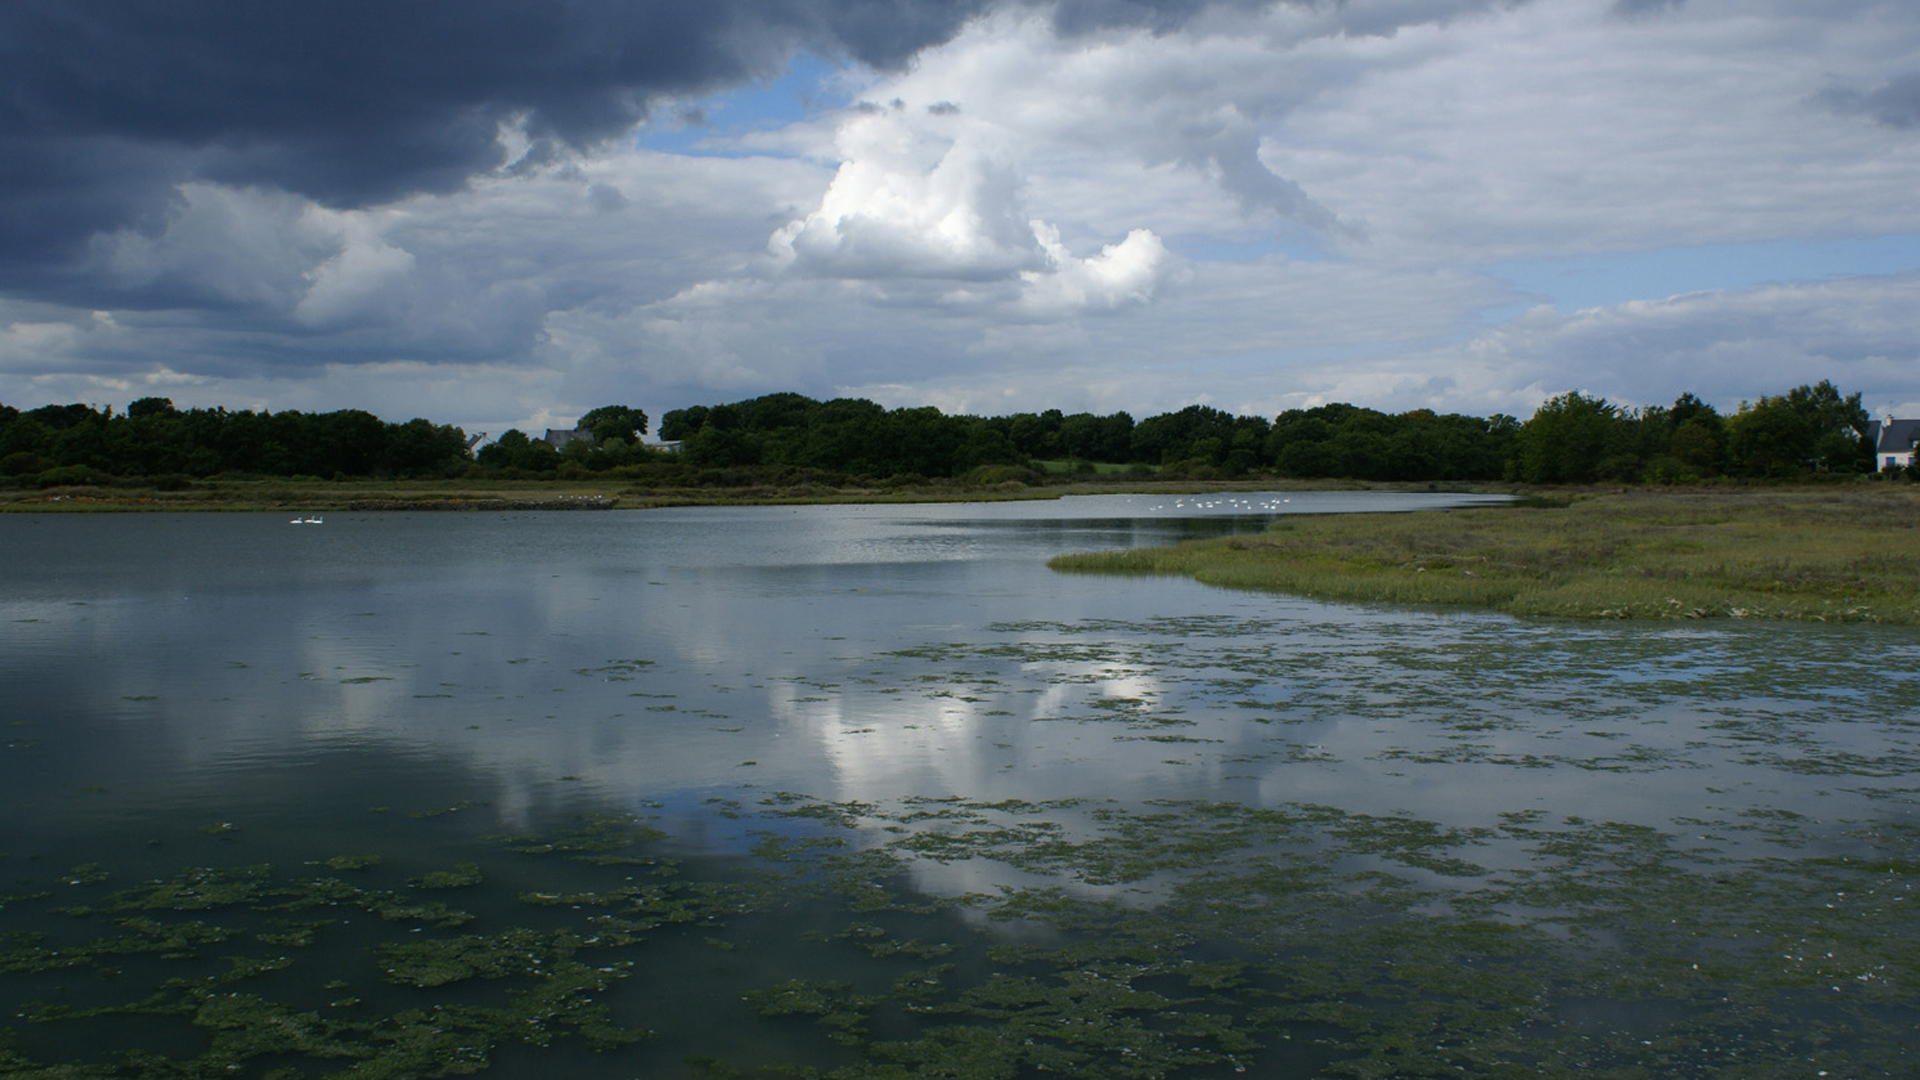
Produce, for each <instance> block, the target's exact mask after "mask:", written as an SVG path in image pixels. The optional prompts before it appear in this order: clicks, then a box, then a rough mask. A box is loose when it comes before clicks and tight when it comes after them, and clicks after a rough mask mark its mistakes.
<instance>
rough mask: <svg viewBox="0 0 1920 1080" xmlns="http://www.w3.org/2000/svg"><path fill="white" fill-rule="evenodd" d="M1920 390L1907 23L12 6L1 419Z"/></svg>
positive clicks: (1231, 9) (1780, 2)
mask: <svg viewBox="0 0 1920 1080" xmlns="http://www.w3.org/2000/svg"><path fill="white" fill-rule="evenodd" d="M1821 379H1831V380H1832V381H1833V382H1834V383H1835V384H1836V385H1837V386H1839V387H1840V388H1841V389H1842V390H1843V391H1846V392H1854V391H1858V392H1860V393H1861V394H1862V395H1863V400H1864V402H1865V404H1866V405H1867V407H1868V408H1869V409H1870V410H1871V411H1873V412H1874V413H1875V415H1884V414H1893V415H1900V416H1920V5H1915V4H1914V3H1912V0H1884V2H1883V0H1817V2H1816V0H1346V2H1334V0H1285V2H1280V3H1256V2H1248V0H1221V2H1208V0H1062V2H1059V3H1040V2H1025V0H703V2H702V3H699V4H692V3H687V2H685V0H547V2H544V3H531V2H527V0H411V2H409V3H407V4H393V3H390V2H387V0H331V2H328V3H313V2H307V3H295V2H292V0H255V2H252V3H246V4H236V3H233V2H231V0H94V2H90V3H86V4H75V3H72V2H71V0H9V3H8V4H7V5H5V6H4V8H0V403H4V404H6V405H11V406H14V407H16V408H21V409H26V408H33V407H37V406H40V405H45V404H51V403H66V402H73V401H79V402H86V403H89V404H93V405H96V406H98V405H113V406H115V407H116V408H119V407H124V406H125V404H126V403H128V402H130V401H132V400H135V399H138V398H143V397H149V396H158V397H167V398H171V399H172V400H173V401H174V402H175V404H177V405H179V406H181V407H183V408H185V407H195V406H216V405H223V406H227V407H229V408H248V409H270V410H273V411H280V410H285V409H299V410H302V411H328V410H332V409H343V408H361V409H366V410H368V411H371V412H373V413H375V414H377V415H380V416H382V417H383V418H385V419H388V420H390V421H395V422H398V421H403V420H406V419H409V418H412V417H415V416H424V417H427V418H429V419H431V420H433V421H435V422H437V423H451V424H458V425H460V426H462V427H464V428H465V429H467V431H469V432H470V433H477V432H482V431H485V432H489V433H492V434H494V435H497V434H499V433H500V432H502V431H504V430H505V429H507V428H508V427H519V428H522V429H525V430H537V429H540V428H543V427H547V426H568V425H570V424H571V423H572V421H573V419H574V418H576V417H577V416H578V415H579V414H580V413H582V412H585V411H586V410H588V409H591V408H594V407H596V406H599V405H606V404H625V405H633V406H637V407H639V408H641V409H643V410H645V411H646V412H647V413H648V414H649V415H650V416H652V417H654V418H655V419H656V421H657V420H658V418H659V417H660V416H661V415H662V414H664V413H665V412H667V411H668V410H671V409H675V408H682V407H685V406H688V405H695V404H717V403H720V402H725V401H735V400H740V399H742V398H747V397H752V396H756V395H759V394H763V393H770V392H775V391H795V392H798V393H802V394H806V395H808V396H811V397H816V398H823V399H824V398H831V397H842V396H846V397H864V398H870V399H872V400H874V401H878V402H880V403H881V404H883V405H886V406H889V407H898V406H920V405H934V406H937V407H939V408H941V409H942V410H944V411H947V412H949V413H954V412H967V413H976V414H981V415H1004V414H1007V413H1012V412H1022V411H1039V410H1041V409H1046V408H1059V409H1062V410H1064V411H1067V412H1078V411H1092V412H1097V413H1103V414H1104V413H1109V412H1113V411H1115V410H1122V409H1124V410H1127V411H1129V412H1131V413H1133V414H1134V416H1135V417H1136V418H1141V417H1146V416H1151V415H1155V414H1158V413H1163V412H1168V411H1172V410H1175V409H1178V408H1181V407H1184V406H1186V405H1190V404H1204V405H1210V406H1213V407H1216V408H1220V409H1225V410H1227V411H1229V412H1232V413H1235V414H1254V415H1264V416H1268V417H1272V416H1274V415H1276V414H1278V413H1280V412H1282V411H1284V410H1286V409H1290V408H1303V407H1311V406H1313V405H1318V404H1325V403H1328V402H1336V401H1345V402H1351V403H1353V404H1357V405H1364V406H1369V407H1372V408H1377V409H1381V410H1384V411H1389V412H1400V411H1405V410H1409V409H1417V408H1428V409H1434V410H1437V411H1441V412H1462V413H1468V414H1472V415H1477V416H1485V415H1491V414H1494V413H1507V414H1511V415H1515V416H1518V417H1521V418H1523V419H1524V418H1525V417H1526V416H1528V415H1531V413H1532V411H1533V410H1534V409H1535V408H1536V407H1537V406H1538V405H1539V404H1540V403H1541V402H1542V401H1544V400H1546V399H1547V398H1549V397H1551V396H1554V395H1557V394H1562V393H1565V392H1567V391H1569V390H1576V389H1577V390H1580V391H1582V392H1585V393H1588V394H1592V395H1598V396H1602V397H1605V398H1606V399H1607V400H1609V401H1612V402H1615V403H1618V404H1621V405H1629V406H1638V405H1651V404H1666V403H1670V402H1671V401H1672V400H1673V399H1674V398H1676V397H1678V396H1679V395H1680V394H1682V393H1686V392H1691V393H1693V394H1696V395H1697V396H1699V397H1701V398H1703V399H1705V400H1707V401H1708V402H1711V403H1713V404H1715V405H1717V406H1718V407H1720V408H1721V409H1722V410H1725V411H1731V410H1733V409H1735V408H1737V407H1738V406H1739V404H1740V403H1741V402H1742V401H1747V400H1752V399H1755V398H1757V397H1759V396H1761V395H1763V394H1776V393H1781V392H1784V391H1785V390H1787V389H1789V388H1791V387H1793V386H1796V385H1800V384H1802V383H1811V382H1816V381H1818V380H1821Z"/></svg>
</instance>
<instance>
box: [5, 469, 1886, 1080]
mask: <svg viewBox="0 0 1920 1080" xmlns="http://www.w3.org/2000/svg"><path fill="white" fill-rule="evenodd" d="M1231 498H1235V499H1238V500H1240V501H1229V497H1221V498H1215V499H1210V500H1206V501H1204V503H1205V504H1203V502H1201V501H1194V500H1182V501H1181V502H1180V503H1179V504H1178V505H1176V504H1175V502H1174V500H1170V499H1156V498H1124V497H1103V498H1097V499H1075V500H1063V501H1061V502H1058V503H1012V504H980V505H966V506H913V507H810V508H745V509H743V508H732V509H688V510H667V511H643V512H612V513H572V514H522V515H478V514H419V515H408V514H381V515H354V514H332V515H327V518H326V521H325V522H324V524H302V525H297V526H295V525H290V524H289V523H288V522H287V520H286V519H285V518H284V517H281V516H225V515H218V516H216V515H181V516H169V515H159V516H116V517H110V518H105V517H84V518H83V517H53V516H14V517H3V518H0V567H3V568H4V570H3V571H0V573H4V578H0V582H3V584H0V628H3V629H0V634H3V635H4V636H3V637H0V643H3V644H4V650H0V703H4V704H3V705H0V707H3V708H4V718H3V722H4V724H5V725H6V726H5V728H4V733H3V735H0V737H3V738H4V740H5V744H4V750H3V751H0V808H3V809H4V814H5V817H4V819H3V820H4V822H5V824H6V832H5V836H4V838H3V839H0V852H3V853H4V854H0V894H4V895H5V896H6V899H5V901H4V906H3V907H0V932H4V933H6V934H7V935H8V936H7V937H6V939H5V941H6V944H7V947H8V949H9V950H10V951H9V952H8V953H7V958H6V960H5V961H4V964H3V965H0V987H4V991H0V999H3V1000H0V1005H4V1006H5V1007H6V1010H7V1014H8V1015H9V1016H13V1017H14V1019H13V1021H11V1023H10V1029H9V1034H8V1035H7V1036H6V1040H5V1041H0V1066H4V1069H0V1071H8V1070H10V1071H14V1072H19V1073H22V1074H30V1073H29V1070H31V1069H34V1068H37V1067H41V1066H48V1065H52V1064H55V1063H59V1062H67V1061H74V1062H81V1063H87V1064H91V1065H93V1066H96V1067H98V1068H100V1069H103V1070H105V1069H116V1070H118V1071H119V1072H120V1074H123V1075H170V1073H168V1071H167V1070H168V1069H171V1068H173V1067H174V1066H175V1065H178V1064H180V1063H191V1067H192V1068H194V1069H197V1070H200V1071H202V1072H207V1073H218V1074H221V1075H259V1076H267V1075H275V1070H277V1069H278V1070H292V1071H291V1072H288V1073H285V1074H284V1075H310V1074H314V1073H318V1072H329V1071H346V1070H349V1069H352V1070H355V1074H356V1075H434V1074H437V1073H438V1072H442V1071H445V1070H447V1069H450V1068H451V1069H456V1070H457V1071H464V1070H467V1069H468V1068H469V1067H479V1066H480V1065H481V1064H488V1065H490V1071H489V1072H488V1075H511V1076H518V1075H562V1074H580V1075H607V1076H640V1075H648V1076H660V1075H688V1076H700V1075H707V1076H724V1075H758V1074H759V1073H758V1070H765V1069H780V1068H789V1069H791V1068H799V1069H809V1068H810V1069H814V1070H817V1071H818V1073H819V1074H822V1075H825V1074H832V1075H839V1076H845V1077H852V1076H880V1075H901V1076H905V1075H914V1074H915V1073H914V1072H913V1070H916V1069H918V1070H923V1072H922V1073H920V1074H922V1075H980V1076H1024V1075H1044V1074H1046V1073H1047V1072H1049V1071H1051V1072H1053V1073H1055V1074H1058V1073H1061V1072H1065V1073H1068V1074H1072V1075H1088V1076H1100V1075H1110V1076H1153V1075H1232V1074H1235V1073H1236V1071H1237V1070H1240V1069H1245V1070H1248V1071H1250V1072H1253V1073H1254V1074H1257V1075H1279V1076H1293V1075H1300V1076H1306V1075H1319V1074H1324V1075H1410V1076H1420V1075H1439V1074H1443V1073H1444V1074H1447V1075H1460V1074H1463V1073H1464V1074H1468V1075H1501V1074H1504V1073H1505V1072H1509V1071H1513V1070H1516V1069H1518V1070H1522V1071H1527V1072H1529V1073H1544V1074H1547V1075H1582V1074H1586V1073H1590V1072H1592V1071H1596V1070H1606V1069H1616V1070H1634V1069H1637V1070H1643V1071H1644V1072H1645V1073H1646V1074H1647V1075H1723V1074H1724V1075H1736V1074H1737V1075H1748V1074H1752V1075H1775V1074H1779V1075H1816V1074H1818V1073H1819V1072H1820V1071H1821V1070H1823V1069H1824V1070H1827V1072H1828V1074H1829V1075H1835V1076H1839V1075H1906V1074H1908V1073H1909V1072H1910V1071H1911V1068H1912V1059H1913V1053H1914V1048H1913V1046H1912V1044H1911V1036H1910V1035H1908V1034H1907V1033H1908V1032H1909V1031H1911V1030H1912V1029H1913V1028H1914V1027H1915V1021H1917V1020H1920V1009H1916V1007H1915V1006H1914V1004H1913V1002H1914V1001H1915V1000H1917V999H1916V996H1915V991H1916V987H1915V985H1914V979H1915V977H1916V975H1920V970H1916V968H1917V967H1920V955H1917V954H1920V916H1916V914H1915V912H1914V910H1913V905H1914V904H1915V903H1920V898H1916V897H1914V896H1913V895H1912V893H1911V882H1912V880H1913V875H1915V874H1916V873H1920V850H1917V848H1920V844H1917V843H1916V841H1920V821H1916V816H1915V805H1916V802H1915V790H1916V784H1917V783H1920V781H1916V767H1917V766H1920V741H1917V738H1916V737H1917V736H1920V708H1917V707H1916V706H1915V701H1916V689H1917V686H1916V684H1917V683H1920V675H1916V669H1917V668H1920V665H1917V664H1916V661H1920V635H1916V634H1915V633H1913V632H1912V631H1909V630H1896V629H1882V628H1871V627H1867V628H1863V627H1829V626H1820V625H1776V624H1748V623H1739V622H1720V623H1710V624H1709V623H1670V624H1620V625H1600V624H1584V623H1583V624H1575V623H1563V622H1520V621H1515V620H1511V619H1506V618H1502V617H1495V616H1486V615H1477V614H1462V613H1458V612H1437V611H1428V610H1407V609H1380V608H1361V607H1351V606H1333V605H1324V604H1317V603H1311V602H1307V601H1301V600H1295V599H1290V598H1284V597H1271V596H1260V595H1250V594H1236V593H1229V592H1224V591H1219V590H1213V589H1208V588H1205V587H1201V586H1198V585H1194V584H1192V583H1190V582H1186V581H1183V580H1168V579H1113V578H1100V577H1082V576H1070V575H1060V574H1054V573H1052V572H1050V571H1048V570H1047V569H1046V568H1045V566H1044V563H1045V560H1046V558H1047V557H1049V556H1050V555H1053V554H1056V553H1059V552H1063V551H1073V550H1087V549H1096V548H1108V547H1118V546H1126V545H1132V544H1141V543H1162V542H1168V541H1171V540H1175V539H1179V538H1181V537H1185V536H1193V535H1206V534H1210V533H1217V532H1221V531H1233V530H1252V529H1257V528H1260V527H1262V526H1263V525H1264V523H1265V522H1266V521H1267V520H1270V519H1271V518H1272V517H1273V516H1274V515H1275V514H1278V513H1292V512H1305V511H1323V512H1338V511H1343V510H1354V509H1398V508H1410V507H1413V506H1418V505H1426V504H1431V503H1433V502H1436V501H1442V500H1438V499H1434V498H1423V497H1417V496H1388V495H1378V494H1367V495H1360V494H1355V495H1333V494H1294V495H1290V496H1286V498H1288V499H1289V500H1290V501H1289V502H1286V503H1282V502H1280V501H1279V500H1280V499H1281V498H1282V497H1281V496H1273V497H1264V496H1251V497H1250V496H1238V497H1231ZM1209 504H1210V505H1209ZM375 857H377V858H375ZM642 1035H644V1036H645V1037H644V1038H643V1037H641V1036H642ZM462 1062H465V1063H467V1064H460V1063H462ZM889 1069H892V1070H895V1071H894V1072H887V1071H886V1070H889ZM382 1070H384V1071H382ZM835 1070H839V1071H838V1072H835ZM942 1070H946V1071H942ZM966 1070H972V1071H971V1072H967V1071H966ZM768 1075H772V1073H769V1074H768Z"/></svg>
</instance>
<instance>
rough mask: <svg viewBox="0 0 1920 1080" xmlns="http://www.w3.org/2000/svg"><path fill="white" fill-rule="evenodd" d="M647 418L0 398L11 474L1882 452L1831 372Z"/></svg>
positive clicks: (1584, 459)
mask: <svg viewBox="0 0 1920 1080" xmlns="http://www.w3.org/2000/svg"><path fill="white" fill-rule="evenodd" d="M647 431H648V417H647V414H646V413H644V412H642V411H641V410H639V409H637V408H633V407H631V406H624V405H608V406H603V407H601V408H598V409H595V410H593V411H592V412H589V413H587V414H586V415H585V416H583V417H581V419H580V423H579V425H578V427H577V429H576V430H575V431H574V432H571V433H569V435H568V437H567V438H565V439H564V440H562V444H561V445H558V446H555V445H550V444H549V443H548V442H547V441H546V440H545V439H537V438H534V437H532V436H530V435H528V434H526V433H523V432H520V431H518V430H512V431H508V432H507V433H506V434H504V435H502V436H501V437H500V438H499V439H497V440H495V441H494V442H492V443H490V444H488V445H487V446H485V447H483V448H481V449H480V451H479V452H478V453H477V454H475V453H473V452H472V450H471V441H470V440H468V438H467V436H466V434H465V432H463V431H461V430H460V429H459V428H457V427H450V426H447V425H441V424H434V423H432V422H430V421H428V420H423V419H414V420H409V421H407V422H406V423H404V424H391V423H387V422H384V421H382V420H380V419H379V418H378V417H375V416H373V415H372V414H370V413H367V412H363V411H360V410H357V409H349V410H342V411H339V412H331V413H300V412H294V411H288V412H280V413H269V412H264V411H263V412H258V413H256V412H249V411H244V410H243V411H229V410H227V409H224V408H214V409H187V410H181V409H176V408H175V407H174V406H173V403H172V402H171V401H169V400H167V399H164V398H142V399H140V400H139V401H135V402H134V403H132V404H131V405H130V406H128V407H127V409H126V410H125V411H124V412H122V413H119V414H115V413H114V411H113V409H112V408H111V407H106V408H95V407H93V406H88V405H49V406H46V407H43V408H38V409H32V410H28V411H25V412H22V411H20V410H17V409H12V408H8V407H6V406H4V405H0V480H4V479H8V478H11V480H12V482H14V483H38V484H40V485H42V486H51V485H53V484H71V483H86V482H89V481H90V480H93V479H97V478H101V477H127V478H149V479H152V478H186V479H192V478H204V477H210V476H216V475H221V474H238V475H267V476H313V477H321V478H343V479H344V478H363V477H392V478H409V477H457V476H480V477H509V478H510V477H546V476H556V475H558V476H564V477H577V476H583V475H591V474H612V475H615V476H621V477H627V478H632V479H635V480H637V481H645V480H648V479H652V480H656V481H658V482H661V483H685V482H696V483H714V482H722V483H725V482H758V481H760V480H763V479H765V478H767V477H768V476H770V475H782V474H785V475H792V474H794V473H795V472H801V473H808V474H813V475H817V476H819V477H821V478H824V479H831V478H833V477H846V478H860V479H883V478H904V479H907V480H911V479H913V478H916V477H917V478H923V479H937V478H970V479H974V480H988V481H991V480H995V479H1025V480H1034V479H1037V476H1038V473H1040V472H1048V473H1059V472H1067V473H1091V472H1094V471H1095V470H1096V469H1102V468H1104V469H1105V470H1107V471H1111V470H1112V469H1114V468H1115V467H1120V468H1123V469H1131V470H1132V471H1135V472H1137V473H1141V474H1146V473H1153V474H1156V475H1160V476H1166V477H1176V478H1189V479H1228V478H1238V477H1246V476H1252V475H1272V476H1278V477H1290V478H1329V479H1352V480H1370V481H1387V482H1422V481H1496V480H1509V481H1521V482H1526V483H1541V484H1550V483H1576V484H1577V483H1592V482H1596V481H1609V482H1628V483H1633V482H1642V483H1688V482H1695V481H1702V480H1711V479H1716V478H1722V477H1735V478H1745V477H1751V478H1758V479H1786V478H1793V477H1798V476H1804V475H1809V474H1820V473H1829V474H1838V473H1861V472H1870V471H1872V470H1873V465H1874V457H1873V448H1872V447H1871V446H1870V445H1868V443H1867V437H1868V432H1869V418H1868V416H1867V413H1866V410H1865V409H1864V408H1863V407H1862V405H1861V403H1860V395H1859V394H1858V393H1854V394H1850V395H1844V396H1843V395H1842V394H1841V392H1840V391H1839V390H1838V389H1836V388H1835V387H1834V386H1833V384H1832V383H1830V382H1827V381H1824V380H1823V381H1821V382H1819V383H1817V384H1813V385H1806V386H1798V387H1795V388H1793V389H1791V390H1788V391H1787V392H1785V393H1783V394H1780V395H1778V396H1771V397H1762V398H1760V399H1759V400H1758V401H1755V402H1750V403H1743V404H1742V405H1741V407H1740V408H1739V410H1738V411H1736V412H1734V413H1732V414H1730V415H1722V414H1721V413H1719V412H1718V411H1716V410H1715V409H1714V408H1713V406H1711V405H1708V404H1706V403H1705V402H1703V401H1701V400H1700V399H1699V398H1697V397H1695V396H1694V395H1692V394H1683V395H1681V397H1680V398H1679V399H1678V400H1676V401H1675V402H1674V403H1673V404H1672V405H1671V406H1649V407H1641V408H1630V407H1625V406H1619V405H1615V404H1612V403H1610V402H1608V401H1606V400H1605V399H1604V398H1599V397H1593V396H1589V395H1586V394H1584V393H1581V392H1579V391H1573V392H1570V393H1566V394H1562V395H1560V396H1558V397H1555V398H1553V399H1551V400H1550V401H1548V402H1546V403H1545V404H1543V405H1541V406H1540V408H1539V409H1538V410H1536V411H1535V413H1534V414H1533V416H1532V417H1531V418H1529V419H1528V420H1526V421H1525V422H1522V421H1520V420H1518V419H1516V418H1515V417H1511V416H1505V415H1494V416H1491V417H1475V416H1466V415H1461V414H1457V413H1435V412H1433V411H1432V410H1428V409H1414V410H1411V411H1408V412H1402V413H1384V412H1380V411H1378V410H1375V409H1368V408H1363V407H1361V406H1357V405H1349V404H1331V405H1320V406H1316V407H1313V408H1309V409H1289V410H1287V411H1286V412H1283V413H1281V414H1280V415H1278V416H1277V417H1274V418H1273V419H1272V420H1268V419H1267V418H1265V417H1260V416H1235V415H1233V414H1231V413H1228V412H1226V411H1224V410H1221V409H1216V408H1213V407H1211V406H1207V405H1189V406H1187V407H1185V408H1182V409H1179V410H1176V411H1174V412H1169V413H1163V414H1160V415H1157V416H1151V417H1148V418H1146V419H1144V420H1139V421H1135V420H1134V418H1133V417H1132V416H1131V415H1129V414H1128V413H1125V412H1115V413H1111V414H1107V415H1099V414H1094V413H1085V412H1081V413H1063V412H1061V411H1060V410H1058V409H1048V410H1046V411H1044V412H1038V413H1014V414H1011V415H1007V416H994V417H983V416H972V415H948V414H945V413H942V412H941V411H940V410H938V409H935V408H932V407H921V408H896V409H887V408H884V407H882V406H881V405H878V404H876V403H874V402H872V401H867V400H864V399H857V398H837V399H833V400H829V401H818V400H815V399H812V398H809V397H805V396H803V395H800V394H794V393H776V394H767V395H763V396H761V397H756V398H749V399H746V400H743V401H736V402H732V403H729V404H722V405H711V406H707V405H699V406H693V407H690V408H684V409H675V410H672V411H670V412H668V413H666V414H665V415H664V416H663V417H662V418H661V421H660V430H659V435H660V437H661V438H662V439H664V440H667V441H668V443H669V444H671V445H673V446H674V451H673V452H666V451H663V450H662V449H661V448H659V447H654V446H648V445H647V444H645V443H644V442H643V441H642V436H644V435H646V434H647ZM716 478H717V479H716Z"/></svg>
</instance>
